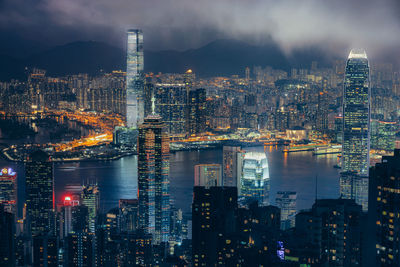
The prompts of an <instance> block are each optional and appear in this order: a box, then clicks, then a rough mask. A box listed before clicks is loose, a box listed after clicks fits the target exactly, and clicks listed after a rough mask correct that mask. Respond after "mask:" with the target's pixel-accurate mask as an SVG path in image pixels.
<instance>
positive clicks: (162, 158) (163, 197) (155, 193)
mask: <svg viewBox="0 0 400 267" xmlns="http://www.w3.org/2000/svg"><path fill="white" fill-rule="evenodd" d="M152 101H153V104H152V109H153V113H152V114H151V115H149V116H147V117H146V118H145V119H144V122H143V124H141V125H140V126H139V137H138V191H139V193H138V199H139V228H142V229H144V230H145V231H146V232H147V233H150V234H152V235H153V241H154V243H155V244H159V243H160V242H166V241H168V237H169V219H170V218H169V215H170V214H169V210H170V205H169V180H168V176H169V136H168V132H167V128H166V127H165V125H164V123H163V122H162V120H161V117H160V116H159V115H156V114H155V113H154V108H155V105H154V101H155V100H154V97H153V100H152Z"/></svg>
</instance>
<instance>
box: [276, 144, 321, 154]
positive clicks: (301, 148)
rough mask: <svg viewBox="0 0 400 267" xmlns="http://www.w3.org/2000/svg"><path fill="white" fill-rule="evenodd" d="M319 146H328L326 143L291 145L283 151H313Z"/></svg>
mask: <svg viewBox="0 0 400 267" xmlns="http://www.w3.org/2000/svg"><path fill="white" fill-rule="evenodd" d="M317 147H326V144H307V145H291V146H289V148H285V149H283V150H282V152H284V153H288V152H300V151H313V150H314V149H315V148H317Z"/></svg>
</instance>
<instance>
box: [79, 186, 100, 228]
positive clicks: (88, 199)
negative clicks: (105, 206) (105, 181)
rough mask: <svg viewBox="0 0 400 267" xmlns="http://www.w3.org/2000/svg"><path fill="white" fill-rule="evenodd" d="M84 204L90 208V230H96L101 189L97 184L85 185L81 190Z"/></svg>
mask: <svg viewBox="0 0 400 267" xmlns="http://www.w3.org/2000/svg"><path fill="white" fill-rule="evenodd" d="M81 202H82V205H84V206H86V207H87V208H88V212H89V231H90V232H91V233H94V232H95V231H96V217H97V212H98V210H99V207H100V191H99V188H98V186H97V185H84V186H83V187H82V192H81Z"/></svg>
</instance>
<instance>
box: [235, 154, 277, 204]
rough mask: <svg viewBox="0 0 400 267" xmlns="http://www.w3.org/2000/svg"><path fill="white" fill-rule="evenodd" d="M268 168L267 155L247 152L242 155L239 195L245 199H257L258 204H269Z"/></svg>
mask: <svg viewBox="0 0 400 267" xmlns="http://www.w3.org/2000/svg"><path fill="white" fill-rule="evenodd" d="M269 189H270V180H269V168H268V160H267V155H266V154H265V153H262V152H248V153H246V154H245V155H244V159H243V168H242V176H241V180H240V195H241V196H242V197H244V198H245V199H247V200H257V201H258V203H259V204H260V205H269Z"/></svg>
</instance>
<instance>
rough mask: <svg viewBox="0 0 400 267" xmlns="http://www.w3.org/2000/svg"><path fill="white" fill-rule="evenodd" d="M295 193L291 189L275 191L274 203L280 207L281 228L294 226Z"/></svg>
mask: <svg viewBox="0 0 400 267" xmlns="http://www.w3.org/2000/svg"><path fill="white" fill-rule="evenodd" d="M296 200H297V193H296V192H292V191H279V192H278V193H276V199H275V204H276V206H277V207H278V208H280V209H281V229H282V230H286V229H289V228H291V227H294V223H295V215H296Z"/></svg>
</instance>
